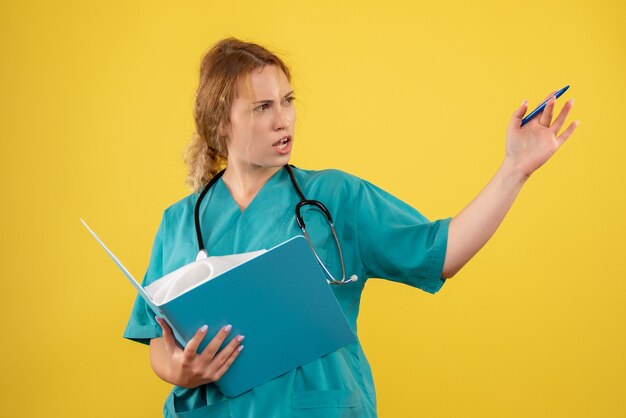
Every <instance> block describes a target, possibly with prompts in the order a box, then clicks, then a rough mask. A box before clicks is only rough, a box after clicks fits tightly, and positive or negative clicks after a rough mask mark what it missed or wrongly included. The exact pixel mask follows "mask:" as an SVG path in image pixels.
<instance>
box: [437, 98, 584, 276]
mask: <svg viewBox="0 0 626 418" xmlns="http://www.w3.org/2000/svg"><path fill="white" fill-rule="evenodd" d="M552 94H554V93H552ZM555 101H556V98H554V97H551V98H549V99H548V101H547V104H546V107H545V108H544V110H543V111H542V113H541V116H540V117H537V118H534V119H532V120H531V121H530V122H529V123H528V124H526V125H524V126H523V127H522V126H521V122H522V117H523V116H524V114H525V113H526V107H527V102H526V101H524V103H522V105H521V106H520V107H519V108H518V109H516V110H515V112H513V115H512V117H511V121H510V122H509V127H508V129H507V138H506V157H505V159H504V162H503V163H502V165H501V166H500V168H499V169H498V171H497V172H496V175H495V176H494V177H493V178H492V179H491V181H490V182H489V183H488V184H487V186H485V188H484V189H483V190H482V191H481V192H480V193H479V194H478V196H476V198H474V200H472V201H471V202H470V204H469V205H467V207H465V209H463V210H462V211H461V212H460V213H459V214H458V215H457V216H455V217H454V218H453V219H452V221H451V222H450V225H449V228H448V245H447V253H446V259H445V261H444V266H443V272H442V276H443V277H444V278H450V277H452V276H454V275H455V274H456V273H457V272H458V271H459V270H460V269H461V267H463V266H464V265H465V263H467V262H468V261H469V260H470V259H471V258H472V257H473V256H474V255H475V254H476V253H477V252H478V251H479V250H480V249H481V248H482V247H483V245H485V243H486V242H487V241H488V240H489V238H491V236H492V235H493V234H494V232H496V229H498V226H500V224H501V223H502V220H503V219H504V216H505V215H506V214H507V212H508V211H509V209H510V208H511V206H512V205H513V202H514V201H515V198H516V197H517V195H518V194H519V191H520V190H521V189H522V186H523V185H524V183H525V182H526V180H527V179H528V177H530V175H531V174H532V173H533V172H535V170H537V169H538V168H539V167H541V166H542V165H543V164H544V163H545V162H546V161H548V160H549V159H550V158H551V157H552V155H554V153H555V152H556V150H557V149H558V148H559V147H560V146H561V145H562V144H563V143H564V142H565V140H567V138H569V137H570V136H571V135H572V133H574V130H575V129H576V127H577V126H578V123H579V121H576V122H574V123H571V124H570V125H569V126H568V127H567V129H565V131H563V132H562V133H561V134H560V135H558V136H557V134H558V132H559V131H560V129H561V128H562V127H563V125H564V123H565V119H566V118H567V115H568V114H569V112H570V110H571V109H572V106H573V104H574V102H573V100H569V101H567V102H566V103H565V105H564V106H563V109H562V110H561V112H560V113H559V115H558V116H557V117H556V119H555V120H554V121H552V113H553V110H554V104H555Z"/></svg>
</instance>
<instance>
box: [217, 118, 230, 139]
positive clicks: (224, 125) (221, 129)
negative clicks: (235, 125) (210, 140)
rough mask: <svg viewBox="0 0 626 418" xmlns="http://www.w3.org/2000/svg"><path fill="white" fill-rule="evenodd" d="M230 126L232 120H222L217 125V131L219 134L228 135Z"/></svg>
mask: <svg viewBox="0 0 626 418" xmlns="http://www.w3.org/2000/svg"><path fill="white" fill-rule="evenodd" d="M229 127H230V122H223V121H222V122H220V124H219V126H218V127H217V133H218V134H219V136H228V128H229Z"/></svg>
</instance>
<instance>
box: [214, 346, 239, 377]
mask: <svg viewBox="0 0 626 418" xmlns="http://www.w3.org/2000/svg"><path fill="white" fill-rule="evenodd" d="M241 350H243V345H240V346H238V347H237V348H235V349H234V350H233V351H232V352H231V353H230V355H229V356H228V358H227V359H226V361H225V362H224V364H222V366H221V367H220V368H219V369H217V371H216V372H215V374H214V375H213V376H214V378H215V380H219V379H220V378H221V377H222V376H223V375H224V373H226V371H227V370H228V369H229V368H230V366H231V365H232V364H233V362H234V361H235V359H236V358H237V357H238V356H239V353H241ZM222 351H223V350H222Z"/></svg>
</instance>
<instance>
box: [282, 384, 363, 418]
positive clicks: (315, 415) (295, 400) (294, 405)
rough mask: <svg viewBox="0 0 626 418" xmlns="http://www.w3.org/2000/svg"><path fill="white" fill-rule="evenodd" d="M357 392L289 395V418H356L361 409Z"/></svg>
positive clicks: (316, 392)
mask: <svg viewBox="0 0 626 418" xmlns="http://www.w3.org/2000/svg"><path fill="white" fill-rule="evenodd" d="M358 395H359V391H358V390H311V391H300V392H293V393H292V394H291V418H339V417H341V418H352V417H354V418H357V417H361V416H362V413H363V408H362V405H361V403H360V402H359V396H358Z"/></svg>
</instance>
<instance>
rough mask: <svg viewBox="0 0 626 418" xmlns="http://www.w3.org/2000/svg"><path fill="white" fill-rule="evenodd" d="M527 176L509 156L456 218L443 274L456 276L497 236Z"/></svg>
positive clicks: (451, 230) (451, 223)
mask: <svg viewBox="0 0 626 418" xmlns="http://www.w3.org/2000/svg"><path fill="white" fill-rule="evenodd" d="M527 178H528V177H527V176H526V175H525V174H524V173H523V172H521V171H520V170H518V169H516V167H515V164H514V163H513V161H512V160H510V159H508V158H506V159H505V160H504V162H503V163H502V165H501V166H500V168H499V169H498V171H497V172H496V174H495V176H494V177H493V178H492V179H491V181H489V183H488V184H487V185H486V186H485V188H484V189H483V190H482V191H481V192H480V193H479V194H478V196H476V197H475V198H474V199H473V200H472V201H471V202H470V203H469V204H468V205H467V206H466V207H465V208H464V209H463V210H462V211H461V212H460V213H459V214H458V215H457V216H455V217H454V218H453V219H452V221H451V222H450V226H449V228H448V245H447V249H446V258H445V261H444V265H443V273H442V277H443V278H450V277H452V276H454V275H455V274H456V273H457V272H458V271H459V270H460V269H461V268H462V267H463V266H464V265H465V264H466V263H467V262H468V261H469V260H470V259H471V258H472V257H473V256H474V255H475V254H476V253H478V251H479V250H480V249H481V248H482V247H483V246H484V245H485V244H486V243H487V241H488V240H489V238H491V237H492V236H493V234H494V232H496V229H498V227H499V226H500V224H501V223H502V220H503V219H504V217H505V215H506V214H507V213H508V211H509V209H510V208H511V206H512V205H513V202H514V201H515V198H516V197H517V195H518V194H519V192H520V190H521V189H522V186H523V185H524V183H525V182H526V179H527Z"/></svg>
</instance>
